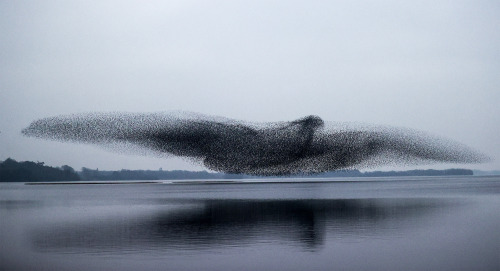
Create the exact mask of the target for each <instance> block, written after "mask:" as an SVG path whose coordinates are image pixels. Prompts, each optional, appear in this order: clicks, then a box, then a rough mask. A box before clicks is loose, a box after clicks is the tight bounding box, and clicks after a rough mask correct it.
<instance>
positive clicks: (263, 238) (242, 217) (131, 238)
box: [32, 199, 442, 253]
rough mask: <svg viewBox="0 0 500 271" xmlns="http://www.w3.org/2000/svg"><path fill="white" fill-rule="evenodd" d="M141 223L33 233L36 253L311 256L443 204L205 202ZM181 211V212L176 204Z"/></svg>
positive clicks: (125, 219)
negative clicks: (257, 250) (286, 252)
mask: <svg viewBox="0 0 500 271" xmlns="http://www.w3.org/2000/svg"><path fill="white" fill-rule="evenodd" d="M192 203H193V202H191V204H189V205H186V207H182V208H179V209H176V210H175V211H169V212H165V213H162V212H160V213H156V214H154V215H150V216H146V217H134V216H132V217H122V218H121V219H117V218H114V219H109V220H95V221H90V222H87V223H65V224H60V225H57V224H56V225H54V226H51V227H49V228H44V227H41V228H38V229H34V230H33V232H32V238H33V243H34V245H35V247H36V248H37V249H39V250H42V251H58V252H67V253H72V252H74V253H81V252H89V253H92V252H110V253H112V252H113V251H116V252H123V251H136V252H137V251H149V250H169V251H170V250H177V251H186V250H200V249H207V248H214V247H225V246H245V245H249V244H254V243H259V242H266V243H273V242H275V243H280V244H282V243H287V244H290V245H292V246H301V247H305V248H306V249H315V248H317V247H318V246H321V245H322V244H323V243H324V240H325V238H326V235H329V236H332V237H333V238H335V237H345V236H347V235H358V236H370V235H374V234H383V233H384V232H385V231H390V230H391V229H398V228H401V227H409V226H410V225H411V224H412V222H414V220H413V219H412V217H413V218H414V217H419V216H421V215H425V214H426V213H428V212H430V211H431V210H433V209H435V208H436V207H439V206H442V203H439V202H435V201H429V200H426V201H425V202H424V201H419V200H407V199H406V200H403V199H386V200H382V199H369V200H368V199H366V200H360V199H357V200H355V199H352V200H339V199H336V200H203V201H199V202H194V203H195V204H194V205H192ZM181 206H182V205H181Z"/></svg>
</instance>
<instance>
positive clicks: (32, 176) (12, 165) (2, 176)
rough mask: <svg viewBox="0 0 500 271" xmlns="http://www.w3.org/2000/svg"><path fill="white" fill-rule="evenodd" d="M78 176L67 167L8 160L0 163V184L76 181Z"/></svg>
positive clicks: (78, 178)
mask: <svg viewBox="0 0 500 271" xmlns="http://www.w3.org/2000/svg"><path fill="white" fill-rule="evenodd" d="M78 180H80V176H79V175H78V174H77V173H76V171H75V170H74V169H73V168H72V167H70V166H67V165H64V166H62V167H60V168H55V167H49V166H46V165H44V163H43V162H30V161H24V162H17V161H16V160H14V159H11V158H8V159H7V160H5V161H3V162H1V163H0V182H55V181H78Z"/></svg>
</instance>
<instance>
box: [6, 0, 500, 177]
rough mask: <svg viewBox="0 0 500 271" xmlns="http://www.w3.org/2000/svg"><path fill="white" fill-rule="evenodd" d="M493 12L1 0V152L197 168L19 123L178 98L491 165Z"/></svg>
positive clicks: (499, 72)
mask: <svg viewBox="0 0 500 271" xmlns="http://www.w3.org/2000/svg"><path fill="white" fill-rule="evenodd" d="M498 14H500V2H499V1H477V0H471V1H439V0H432V1H400V0H397V1H269V0H266V1H235V0H232V1H187V0H180V1H158V2H154V1H7V0H0V34H1V35H0V59H1V61H0V114H1V116H2V117H1V118H0V160H4V159H6V158H8V157H12V158H14V159H16V160H34V161H44V162H46V164H49V165H52V166H61V165H63V164H68V165H70V166H73V167H75V168H76V169H79V168H80V167H83V166H85V167H90V168H100V169H121V168H130V169H157V168H159V167H162V168H163V169H202V168H201V167H195V166H192V165H191V164H189V163H188V162H184V161H181V160H179V159H159V158H153V157H144V156H137V155H124V154H117V153H112V152H108V151H105V150H100V149H98V148H96V147H94V146H87V145H77V144H71V143H59V142H50V141H45V140H40V139H34V138H26V137H23V136H22V135H21V133H20V132H21V129H23V128H25V127H26V126H28V125H29V124H30V122H31V121H33V120H35V119H38V118H42V117H48V116H54V115H60V114H70V113H79V112H89V111H98V112H109V111H127V112H158V111H171V110H183V111H194V112H199V113H202V114H209V115H218V116H225V117H229V118H235V119H241V120H246V121H285V120H292V119H296V118H299V117H302V116H306V115H311V114H316V115H318V116H320V117H321V118H323V119H324V120H326V121H355V122H363V123H372V124H381V125H391V126H402V127H408V128H414V129H419V130H422V131H426V132H429V133H431V134H433V135H438V136H443V137H446V138H450V139H453V140H456V141H459V142H461V143H464V144H466V145H468V146H470V147H472V148H475V149H477V150H479V151H481V152H483V153H485V154H487V155H489V156H490V157H492V158H493V159H494V161H492V162H491V163H487V164H482V165H465V166H464V167H467V168H477V169H500V161H499V160H500V144H499V142H498V138H499V134H500V106H499V105H500V16H498ZM446 166H447V165H446ZM455 166H460V165H455ZM429 167H432V168H438V166H427V168H429Z"/></svg>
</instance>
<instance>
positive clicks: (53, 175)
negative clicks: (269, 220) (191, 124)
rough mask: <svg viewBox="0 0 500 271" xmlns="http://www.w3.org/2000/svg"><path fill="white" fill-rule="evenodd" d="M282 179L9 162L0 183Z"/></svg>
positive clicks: (0, 166)
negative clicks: (75, 168) (79, 168)
mask: <svg viewBox="0 0 500 271" xmlns="http://www.w3.org/2000/svg"><path fill="white" fill-rule="evenodd" d="M453 175H469V176H470V175H482V176H484V175H500V171H473V170H470V169H445V170H435V169H427V170H406V171H368V172H361V171H359V170H340V171H333V172H326V173H321V174H312V175H311V174H307V175H294V176H287V177H285V178H304V177H307V178H335V177H390V176H453ZM255 178H273V179H275V178H283V177H260V176H252V175H244V174H227V173H216V172H207V171H187V170H170V171H164V170H162V169H159V170H128V169H122V170H115V171H111V170H99V169H89V168H85V167H83V168H82V169H81V171H76V170H74V169H73V168H72V167H70V166H68V165H64V166H62V167H50V166H46V165H45V164H44V163H43V162H31V161H23V162H17V161H16V160H14V159H11V158H8V159H6V160H5V161H2V162H0V182H57V181H118V180H121V181H123V180H126V181H129V180H200V179H255Z"/></svg>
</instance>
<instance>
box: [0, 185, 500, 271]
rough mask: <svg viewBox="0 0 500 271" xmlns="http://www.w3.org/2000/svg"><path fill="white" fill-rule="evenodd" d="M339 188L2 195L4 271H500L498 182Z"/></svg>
mask: <svg viewBox="0 0 500 271" xmlns="http://www.w3.org/2000/svg"><path fill="white" fill-rule="evenodd" d="M331 180H335V182H308V181H309V180H292V182H284V183H265V180H264V181H263V180H260V182H263V183H232V184H179V183H177V184H175V183H169V182H164V183H152V184H146V183H140V184H137V183H135V184H78V185H64V184H58V185H25V184H24V183H2V184H0V270H500V230H499V229H500V207H499V206H500V205H499V204H500V197H499V195H500V177H442V178H439V177H433V178H429V177H426V178H424V177H413V178H362V179H343V180H344V181H339V180H342V179H338V178H336V179H331ZM325 181H328V180H325Z"/></svg>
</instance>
